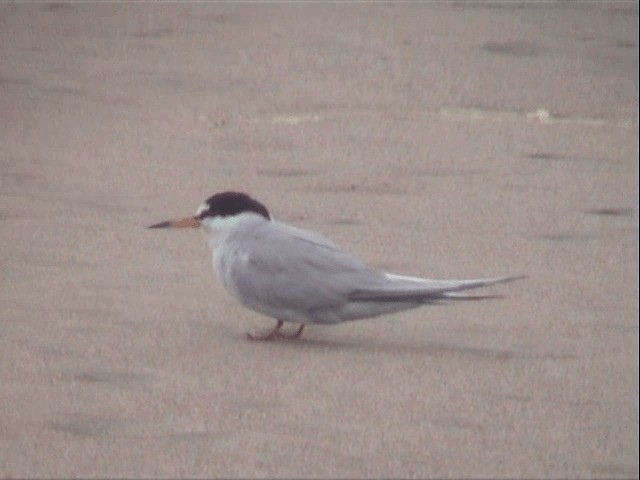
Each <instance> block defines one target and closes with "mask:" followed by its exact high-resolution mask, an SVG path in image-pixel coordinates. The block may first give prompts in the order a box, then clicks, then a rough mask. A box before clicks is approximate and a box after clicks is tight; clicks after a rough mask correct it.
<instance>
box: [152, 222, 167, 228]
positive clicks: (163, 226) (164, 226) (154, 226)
mask: <svg viewBox="0 0 640 480" xmlns="http://www.w3.org/2000/svg"><path fill="white" fill-rule="evenodd" d="M170 226H171V222H160V223H156V224H155V225H150V226H148V227H147V228H167V227H170Z"/></svg>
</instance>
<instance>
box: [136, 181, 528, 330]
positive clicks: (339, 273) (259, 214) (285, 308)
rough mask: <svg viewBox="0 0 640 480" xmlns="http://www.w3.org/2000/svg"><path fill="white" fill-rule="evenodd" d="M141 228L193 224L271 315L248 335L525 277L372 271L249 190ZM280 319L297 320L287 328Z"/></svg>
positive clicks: (219, 266)
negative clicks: (276, 213)
mask: <svg viewBox="0 0 640 480" xmlns="http://www.w3.org/2000/svg"><path fill="white" fill-rule="evenodd" d="M148 228H153V229H159V228H198V229H200V230H202V232H203V233H204V236H205V238H206V241H207V243H208V244H209V247H210V248H211V250H212V253H213V268H214V270H215V273H216V274H217V277H218V279H219V281H220V282H221V283H222V285H223V286H224V288H225V289H226V290H227V292H229V293H230V294H231V295H232V296H233V297H235V298H236V299H237V300H238V301H239V302H240V303H241V304H242V305H244V306H245V307H247V308H249V309H251V310H253V311H256V312H258V313H261V314H263V315H266V316H268V317H272V318H273V319H275V320H276V322H277V323H276V325H275V327H274V328H273V329H272V330H270V331H269V332H268V333H266V334H264V335H253V334H250V333H247V336H248V338H249V339H250V340H275V339H295V338H298V337H300V335H301V334H302V331H303V329H304V328H305V325H334V324H338V323H342V322H345V321H350V320H358V319H365V318H371V317H377V316H379V315H383V314H389V313H393V312H398V311H401V310H408V309H413V308H417V307H420V306H423V305H430V304H435V303H440V302H442V301H458V300H481V299H486V298H496V296H495V295H481V296H476V295H469V294H468V293H467V292H466V290H470V289H475V288H479V287H486V286H490V285H495V284H500V283H506V282H511V281H513V280H517V279H520V278H523V277H524V276H522V275H520V276H502V277H492V278H478V279H470V280H431V279H427V278H418V277H411V276H406V275H398V274H394V273H388V272H384V271H379V270H376V269H374V268H370V267H368V266H366V265H365V264H364V263H363V262H361V261H360V260H358V259H357V258H356V257H355V256H353V255H351V254H350V253H347V252H345V251H343V250H342V249H340V248H339V247H338V246H336V245H335V244H334V243H333V242H332V241H331V240H329V239H328V238H326V237H324V236H322V235H320V234H318V233H315V232H312V231H308V230H303V229H300V228H296V227H294V226H291V225H288V224H286V223H282V222H278V221H276V220H274V219H273V217H272V216H271V214H270V213H269V210H268V209H267V207H265V205H264V204H262V203H260V202H259V201H258V200H255V199H254V198H252V197H251V196H249V195H248V194H246V193H244V192H239V191H225V192H221V193H217V194H215V195H213V196H211V197H209V198H208V199H207V200H206V201H205V202H204V203H202V205H200V207H199V208H198V209H197V211H196V213H195V215H193V216H189V217H186V218H182V219H180V220H168V221H163V222H160V223H156V224H154V225H151V226H149V227H148ZM285 322H290V323H294V324H298V329H297V330H296V331H295V333H293V334H285V333H284V332H282V331H281V328H282V326H283V325H284V324H285Z"/></svg>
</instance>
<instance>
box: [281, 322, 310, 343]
mask: <svg viewBox="0 0 640 480" xmlns="http://www.w3.org/2000/svg"><path fill="white" fill-rule="evenodd" d="M302 330H304V323H303V324H301V325H300V327H299V328H298V331H297V332H296V333H294V334H293V335H285V334H284V333H280V332H278V333H276V335H277V336H278V337H280V338H286V339H287V340H293V339H294V338H298V337H300V335H301V334H302Z"/></svg>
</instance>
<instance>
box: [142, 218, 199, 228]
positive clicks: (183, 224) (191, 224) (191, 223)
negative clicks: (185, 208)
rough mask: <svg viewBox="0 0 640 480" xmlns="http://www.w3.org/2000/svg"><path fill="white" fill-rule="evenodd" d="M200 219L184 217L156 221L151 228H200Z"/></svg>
mask: <svg viewBox="0 0 640 480" xmlns="http://www.w3.org/2000/svg"><path fill="white" fill-rule="evenodd" d="M199 226H200V220H198V219H197V218H195V217H188V218H183V219H182V220H169V221H167V222H160V223H156V224H155V225H151V226H150V227H149V228H198V227H199Z"/></svg>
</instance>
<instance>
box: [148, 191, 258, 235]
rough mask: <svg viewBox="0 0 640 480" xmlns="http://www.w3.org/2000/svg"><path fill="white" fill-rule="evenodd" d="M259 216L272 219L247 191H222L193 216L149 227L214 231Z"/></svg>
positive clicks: (201, 206)
mask: <svg viewBox="0 0 640 480" xmlns="http://www.w3.org/2000/svg"><path fill="white" fill-rule="evenodd" d="M259 217H262V218H263V219H265V220H271V215H269V211H268V210H267V207H265V206H264V205H263V204H262V203H260V202H258V201H257V200H254V199H253V198H251V197H250V196H249V195H247V194H246V193H242V192H222V193H216V194H215V195H213V196H211V197H209V198H208V199H207V200H206V201H205V202H204V203H203V204H202V205H200V207H199V208H198V210H197V211H196V214H195V215H194V216H192V217H186V218H183V219H181V220H168V221H165V222H160V223H156V224H155V225H151V226H150V227H149V228H202V229H203V230H205V231H206V232H211V233H213V232H217V231H221V230H225V229H227V228H229V227H232V226H234V225H237V224H238V223H240V222H242V221H246V220H249V219H255V218H259Z"/></svg>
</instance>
